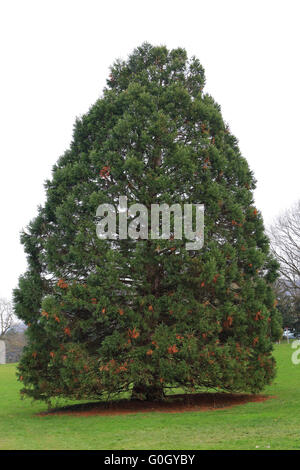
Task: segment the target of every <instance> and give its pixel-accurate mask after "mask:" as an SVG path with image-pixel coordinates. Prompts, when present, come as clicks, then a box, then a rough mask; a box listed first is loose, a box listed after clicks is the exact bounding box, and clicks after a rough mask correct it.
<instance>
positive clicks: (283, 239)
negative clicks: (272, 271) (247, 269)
mask: <svg viewBox="0 0 300 470" xmlns="http://www.w3.org/2000/svg"><path fill="white" fill-rule="evenodd" d="M269 236H270V239H271V248H272V250H273V253H274V255H275V256H276V258H277V260H278V262H279V263H280V273H281V277H280V280H279V283H281V288H283V289H285V291H286V292H288V293H289V294H290V295H291V296H292V297H293V298H294V299H296V298H299V296H300V201H299V202H298V203H297V204H295V206H293V207H292V208H291V209H289V210H287V211H286V212H285V213H284V214H283V215H281V216H279V217H278V219H277V220H276V222H275V223H274V224H273V225H272V226H271V228H270V230H269Z"/></svg>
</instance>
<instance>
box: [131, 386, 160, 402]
mask: <svg viewBox="0 0 300 470" xmlns="http://www.w3.org/2000/svg"><path fill="white" fill-rule="evenodd" d="M164 398H165V393H164V389H163V387H162V386H160V385H152V386H150V385H142V384H136V385H134V386H133V389H132V393H131V400H140V401H161V400H163V399H164Z"/></svg>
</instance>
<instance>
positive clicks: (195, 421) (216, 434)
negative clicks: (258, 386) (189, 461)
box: [0, 344, 300, 450]
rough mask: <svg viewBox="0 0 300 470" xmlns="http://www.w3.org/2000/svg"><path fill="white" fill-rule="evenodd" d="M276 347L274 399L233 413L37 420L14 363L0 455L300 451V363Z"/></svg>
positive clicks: (7, 379)
mask: <svg viewBox="0 0 300 470" xmlns="http://www.w3.org/2000/svg"><path fill="white" fill-rule="evenodd" d="M292 352H293V349H292V348H291V344H289V345H288V344H281V345H276V346H275V356H276V359H277V364H278V375H277V378H276V380H275V382H274V384H273V385H272V386H270V387H268V388H267V389H266V390H265V393H267V394H270V395H275V396H276V398H275V399H270V400H267V401H265V402H260V403H259V402H258V403H248V404H246V405H239V406H236V407H232V408H228V409H219V410H215V411H202V412H186V413H170V414H167V413H155V412H152V413H151V412H149V413H142V414H132V415H122V416H88V417H85V416H81V417H78V416H69V415H52V416H50V415H46V416H42V417H41V416H37V413H38V412H40V411H45V410H46V405H44V404H40V403H32V402H31V401H30V400H28V399H27V400H21V399H20V396H19V387H20V385H19V383H18V382H17V381H16V377H15V365H10V364H8V365H0V449H1V450H3V449H35V450H36V449H107V450H108V449H115V450H116V449H119V450H121V449H128V450H131V449H151V450H156V449H168V450H172V449H173V450H175V449H184V450H188V449H189V450H194V449H300V364H299V365H293V364H292V361H291V355H292Z"/></svg>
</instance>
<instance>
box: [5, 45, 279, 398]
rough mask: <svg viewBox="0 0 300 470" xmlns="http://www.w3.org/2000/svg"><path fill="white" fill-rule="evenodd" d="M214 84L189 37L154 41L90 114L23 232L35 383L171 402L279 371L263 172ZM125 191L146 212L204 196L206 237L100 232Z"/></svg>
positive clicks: (27, 369) (23, 366) (29, 360)
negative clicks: (177, 44)
mask: <svg viewBox="0 0 300 470" xmlns="http://www.w3.org/2000/svg"><path fill="white" fill-rule="evenodd" d="M204 84H205V76H204V70H203V68H202V66H201V64H200V62H199V61H198V60H197V59H196V58H192V59H188V58H187V54H186V51H185V50H184V49H181V48H178V49H174V50H171V51H168V50H167V49H166V47H153V46H151V45H150V44H143V45H142V46H141V47H139V48H137V49H136V50H134V52H133V53H132V55H130V57H129V58H128V60H127V61H117V62H116V63H115V64H114V65H113V67H112V68H111V74H110V77H109V79H108V81H107V87H106V89H105V90H104V92H103V96H102V97H101V98H100V99H99V100H97V102H96V103H95V104H94V105H93V106H92V107H91V108H90V110H89V111H88V112H87V114H85V115H84V116H82V118H80V119H77V121H76V124H75V127H74V134H73V140H72V143H71V146H70V149H69V150H67V151H66V152H65V153H64V155H63V156H61V157H60V158H59V160H58V162H57V164H56V165H55V166H54V168H53V176H52V179H51V180H50V181H47V182H46V202H45V205H44V206H43V207H40V208H39V212H38V215H37V217H36V218H35V219H34V220H33V221H32V222H31V223H30V225H29V227H28V228H27V229H26V231H24V232H23V234H22V237H21V239H22V243H23V244H24V247H25V251H26V253H27V257H28V271H27V272H26V273H25V274H24V275H23V276H22V277H21V278H20V280H19V286H18V288H17V289H15V292H14V301H15V309H16V312H17V314H18V316H19V317H20V318H21V319H22V320H23V321H25V322H26V324H27V325H28V338H29V344H28V346H27V347H26V349H25V352H24V354H23V357H22V360H21V362H20V364H19V379H20V380H21V381H22V382H23V384H24V388H23V390H22V393H23V394H27V395H29V396H31V397H33V398H35V399H45V400H50V399H51V398H52V397H59V396H64V397H73V398H95V397H101V396H103V395H104V396H107V394H108V395H109V396H110V395H112V394H114V393H119V392H122V391H128V390H130V391H131V394H132V396H133V397H136V398H140V399H157V398H161V397H162V396H163V395H164V391H165V390H166V388H170V387H184V388H185V389H186V390H190V391H194V390H196V389H197V388H199V387H214V388H218V389H220V390H227V391H251V392H256V391H259V390H261V389H262V388H263V387H264V386H265V385H266V384H268V383H270V381H271V380H272V379H273V377H274V371H275V362H274V359H273V357H272V342H273V341H274V340H275V339H277V338H278V337H279V335H280V321H279V319H278V311H277V309H276V308H275V305H274V301H275V298H274V294H273V291H272V283H273V281H274V280H275V279H276V276H277V267H278V266H277V262H276V261H274V259H273V258H272V257H271V256H270V254H269V242H268V238H267V237H266V235H265V233H264V226H263V221H262V217H261V214H260V213H259V212H258V211H257V209H256V208H255V207H254V203H253V189H254V188H255V181H254V178H253V175H252V173H251V171H250V170H249V167H248V164H247V162H246V160H245V159H244V158H243V157H242V155H241V153H240V151H239V148H238V142H237V140H236V138H235V137H234V136H233V135H232V134H231V133H230V131H229V128H228V126H227V125H226V124H225V123H224V121H223V119H222V115H221V111H220V107H219V105H218V104H216V103H215V101H214V100H213V98H212V97H211V96H209V95H208V94H205V93H204V92H203V88H204ZM120 195H124V196H127V198H128V205H131V204H133V203H142V204H144V205H145V206H146V207H147V208H150V205H151V204H153V203H158V204H159V203H167V204H170V205H171V204H174V203H178V204H180V205H181V206H182V205H183V204H184V203H194V204H196V203H203V204H204V205H205V243H204V246H203V248H202V249H201V250H194V251H187V250H186V247H185V242H186V240H185V239H183V240H177V239H174V237H172V236H171V237H170V240H153V239H151V237H149V238H148V239H147V240H132V239H120V238H117V239H115V240H104V239H99V238H98V237H97V236H96V218H95V214H96V209H97V207H98V205H99V204H102V203H110V204H115V205H117V204H118V198H119V196H120ZM118 223H119V218H117V224H118Z"/></svg>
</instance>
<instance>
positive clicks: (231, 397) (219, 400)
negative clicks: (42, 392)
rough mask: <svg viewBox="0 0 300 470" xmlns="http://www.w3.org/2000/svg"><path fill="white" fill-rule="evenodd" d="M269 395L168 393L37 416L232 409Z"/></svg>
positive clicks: (66, 409) (58, 410) (262, 399)
mask: <svg viewBox="0 0 300 470" xmlns="http://www.w3.org/2000/svg"><path fill="white" fill-rule="evenodd" d="M269 398H275V397H273V396H268V395H246V394H231V393H195V394H182V395H169V396H168V397H167V398H166V399H165V400H164V401H160V402H155V401H154V402H143V401H138V400H132V401H131V400H118V401H111V402H95V403H84V404H80V405H71V406H67V407H63V408H56V409H53V410H50V411H48V412H43V413H39V414H38V416H47V415H48V416H49V415H53V414H54V415H72V416H96V415H99V416H116V415H125V414H135V413H147V412H153V411H154V412H159V413H183V412H186V411H208V410H217V409H221V408H231V407H232V406H236V405H244V404H246V403H250V402H262V401H266V400H268V399H269Z"/></svg>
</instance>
